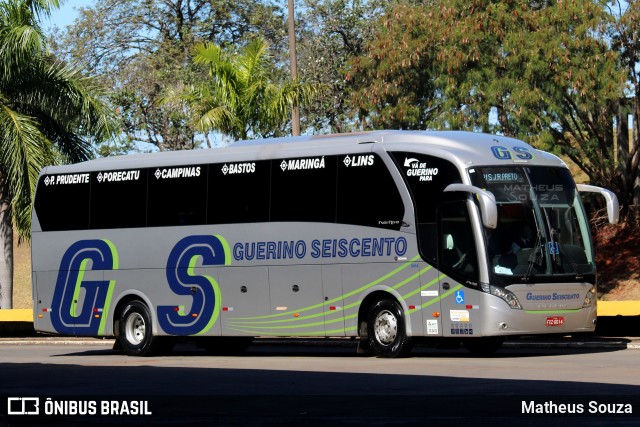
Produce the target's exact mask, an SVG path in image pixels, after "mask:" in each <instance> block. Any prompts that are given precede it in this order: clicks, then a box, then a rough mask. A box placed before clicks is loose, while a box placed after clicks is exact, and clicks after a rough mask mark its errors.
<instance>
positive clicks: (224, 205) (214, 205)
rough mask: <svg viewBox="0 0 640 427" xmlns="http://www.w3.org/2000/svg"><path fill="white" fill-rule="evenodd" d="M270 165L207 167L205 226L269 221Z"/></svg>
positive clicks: (264, 162) (243, 164)
mask: <svg viewBox="0 0 640 427" xmlns="http://www.w3.org/2000/svg"><path fill="white" fill-rule="evenodd" d="M270 167H271V162H270V161H268V160H266V161H260V162H245V163H225V164H214V165H210V166H209V197H208V199H209V201H208V205H207V223H208V224H233V223H243V222H267V221H269V183H270Z"/></svg>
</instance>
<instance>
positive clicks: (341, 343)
mask: <svg viewBox="0 0 640 427" xmlns="http://www.w3.org/2000/svg"><path fill="white" fill-rule="evenodd" d="M114 344H115V339H113V338H106V339H101V338H73V337H46V338H42V337H34V338H22V339H18V338H0V346H5V345H6V346H22V345H54V346H63V345H64V346H70V345H75V346H104V347H113V345H114ZM253 345H256V346H268V345H289V346H307V347H319V346H327V345H328V346H332V347H354V348H355V347H357V341H355V340H351V339H340V338H333V339H322V338H318V339H314V338H311V339H304V338H302V339H300V338H287V339H282V338H259V339H256V340H255V341H254V344H253ZM503 347H504V348H531V349H541V348H556V349H574V350H575V349H613V350H640V343H638V342H629V339H627V338H624V339H622V338H621V339H616V340H607V341H605V340H597V339H594V340H593V341H571V340H565V341H542V340H540V341H528V340H522V341H505V343H504V344H503Z"/></svg>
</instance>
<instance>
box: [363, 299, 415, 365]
mask: <svg viewBox="0 0 640 427" xmlns="http://www.w3.org/2000/svg"><path fill="white" fill-rule="evenodd" d="M367 340H368V344H369V347H370V348H371V350H372V351H373V353H374V354H375V355H376V356H378V357H388V358H391V357H402V356H406V355H407V354H408V353H409V352H410V351H411V339H410V338H409V337H408V336H407V333H406V324H405V319H404V312H403V311H402V307H401V306H400V304H398V302H397V301H394V300H391V299H383V300H380V301H378V302H376V303H375V304H373V305H372V306H371V308H370V309H369V315H368V317H367Z"/></svg>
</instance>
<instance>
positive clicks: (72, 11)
mask: <svg viewBox="0 0 640 427" xmlns="http://www.w3.org/2000/svg"><path fill="white" fill-rule="evenodd" d="M95 2H96V0H66V1H64V2H63V4H62V6H61V7H60V9H58V10H54V11H53V12H52V13H51V17H50V18H49V20H48V22H47V20H46V19H45V21H44V22H42V26H43V27H44V29H45V30H49V29H51V28H53V27H58V28H60V29H63V28H65V27H66V26H68V25H71V24H72V23H73V21H74V19H76V17H77V16H78V9H79V8H81V7H89V6H92V5H94V4H95Z"/></svg>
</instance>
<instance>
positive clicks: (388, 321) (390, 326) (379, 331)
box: [373, 310, 398, 345]
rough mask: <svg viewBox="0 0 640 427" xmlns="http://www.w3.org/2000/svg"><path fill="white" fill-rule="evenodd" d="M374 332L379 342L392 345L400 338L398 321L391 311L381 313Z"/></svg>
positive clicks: (375, 323)
mask: <svg viewBox="0 0 640 427" xmlns="http://www.w3.org/2000/svg"><path fill="white" fill-rule="evenodd" d="M373 331H374V333H375V335H376V339H377V340H378V342H380V343H382V344H384V345H389V344H392V343H393V342H394V341H395V339H396V337H397V336H398V319H397V318H396V316H394V315H393V313H391V312H390V311H389V310H384V311H381V312H380V313H379V314H378V316H377V317H376V320H375V322H374V324H373Z"/></svg>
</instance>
